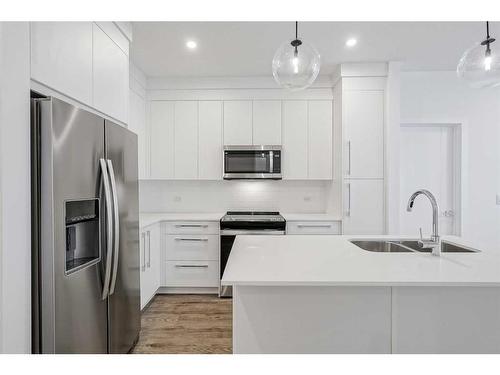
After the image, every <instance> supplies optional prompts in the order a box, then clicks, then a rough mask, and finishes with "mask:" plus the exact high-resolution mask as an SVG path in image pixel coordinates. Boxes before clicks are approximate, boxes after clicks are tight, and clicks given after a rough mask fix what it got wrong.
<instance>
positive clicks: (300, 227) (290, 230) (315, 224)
mask: <svg viewBox="0 0 500 375" xmlns="http://www.w3.org/2000/svg"><path fill="white" fill-rule="evenodd" d="M341 233H342V231H341V224H340V221H287V222H286V234H341Z"/></svg>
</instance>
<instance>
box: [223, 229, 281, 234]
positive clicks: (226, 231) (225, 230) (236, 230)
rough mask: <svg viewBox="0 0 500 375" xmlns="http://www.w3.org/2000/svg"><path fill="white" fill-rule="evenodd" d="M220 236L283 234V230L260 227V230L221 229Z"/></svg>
mask: <svg viewBox="0 0 500 375" xmlns="http://www.w3.org/2000/svg"><path fill="white" fill-rule="evenodd" d="M220 234H221V235H222V236H238V235H283V234H285V231H284V230H274V229H267V230H266V229H262V230H239V229H222V230H221V231H220Z"/></svg>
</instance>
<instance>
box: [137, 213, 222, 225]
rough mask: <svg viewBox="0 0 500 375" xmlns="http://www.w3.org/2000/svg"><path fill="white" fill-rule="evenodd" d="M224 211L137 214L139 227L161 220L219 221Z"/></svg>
mask: <svg viewBox="0 0 500 375" xmlns="http://www.w3.org/2000/svg"><path fill="white" fill-rule="evenodd" d="M222 216H224V213H221V212H214V213H185V212H180V213H141V214H140V215H139V222H140V227H141V228H144V227H147V226H148V225H151V224H155V223H159V222H162V221H219V220H220V219H221V218H222Z"/></svg>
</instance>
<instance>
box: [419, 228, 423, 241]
mask: <svg viewBox="0 0 500 375" xmlns="http://www.w3.org/2000/svg"><path fill="white" fill-rule="evenodd" d="M419 232H420V241H422V242H423V241H424V236H423V235H422V228H419Z"/></svg>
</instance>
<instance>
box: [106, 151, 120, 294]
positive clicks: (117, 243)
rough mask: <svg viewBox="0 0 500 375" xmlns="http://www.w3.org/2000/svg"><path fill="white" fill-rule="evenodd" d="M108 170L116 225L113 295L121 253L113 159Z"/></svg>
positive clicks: (114, 231) (110, 288)
mask: <svg viewBox="0 0 500 375" xmlns="http://www.w3.org/2000/svg"><path fill="white" fill-rule="evenodd" d="M107 163H108V170H109V179H110V181H111V192H112V194H113V213H114V215H113V216H114V227H113V240H114V241H113V246H114V252H113V272H112V276H111V286H110V287H109V295H112V294H113V293H114V292H115V285H116V274H117V273H118V258H119V253H120V217H119V210H118V194H117V191H116V180H115V172H114V169H113V163H112V162H111V160H109V159H108V160H107Z"/></svg>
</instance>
